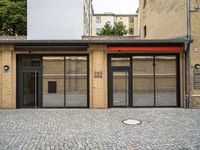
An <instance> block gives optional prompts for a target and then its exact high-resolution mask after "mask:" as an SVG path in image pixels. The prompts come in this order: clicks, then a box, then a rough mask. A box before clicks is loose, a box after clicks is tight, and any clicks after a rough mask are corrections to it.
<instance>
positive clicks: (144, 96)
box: [133, 56, 154, 106]
mask: <svg viewBox="0 0 200 150" xmlns="http://www.w3.org/2000/svg"><path fill="white" fill-rule="evenodd" d="M133 106H154V71H153V56H133Z"/></svg>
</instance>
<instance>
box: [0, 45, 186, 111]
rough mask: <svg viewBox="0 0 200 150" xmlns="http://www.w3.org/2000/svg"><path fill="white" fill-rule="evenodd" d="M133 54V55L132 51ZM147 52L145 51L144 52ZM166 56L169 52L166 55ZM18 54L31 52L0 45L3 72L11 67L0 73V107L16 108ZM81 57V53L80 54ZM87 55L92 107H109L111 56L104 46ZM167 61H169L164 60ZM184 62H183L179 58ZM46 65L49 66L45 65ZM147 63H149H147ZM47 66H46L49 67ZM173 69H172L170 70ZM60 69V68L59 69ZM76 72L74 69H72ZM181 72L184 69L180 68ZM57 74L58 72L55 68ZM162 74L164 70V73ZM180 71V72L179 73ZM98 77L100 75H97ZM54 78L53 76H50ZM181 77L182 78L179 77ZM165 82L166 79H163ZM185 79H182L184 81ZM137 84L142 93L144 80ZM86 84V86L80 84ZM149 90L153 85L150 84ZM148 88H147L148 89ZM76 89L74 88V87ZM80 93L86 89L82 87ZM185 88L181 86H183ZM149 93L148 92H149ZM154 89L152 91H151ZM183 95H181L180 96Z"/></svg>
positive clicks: (93, 48)
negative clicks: (108, 59) (108, 60)
mask: <svg viewBox="0 0 200 150" xmlns="http://www.w3.org/2000/svg"><path fill="white" fill-rule="evenodd" d="M129 53H132V52H129ZM134 53H141V51H138V52H137V51H136V52H134ZM143 53H145V52H143ZM149 53H156V52H149ZM165 53H167V52H165ZM17 54H29V52H24V51H21V52H20V51H18V52H15V51H13V46H11V45H1V46H0V69H1V70H3V66H4V65H9V66H10V71H9V72H8V73H4V72H3V71H1V72H0V79H1V80H0V108H16V55H17ZM32 54H70V52H66V51H65V52H64V51H59V52H56V51H55V52H52V51H46V52H41V51H34V52H32ZM77 54H80V53H77ZM85 54H89V77H90V80H89V88H90V89H89V90H90V95H89V100H90V108H108V76H107V74H108V68H107V64H108V62H107V55H108V54H111V53H109V52H108V47H107V45H104V44H90V45H89V49H88V52H86V53H85ZM112 54H120V52H116V53H112ZM165 61H168V60H165ZM180 61H181V59H180ZM144 62H148V60H145V61H137V62H135V63H137V64H140V66H144V64H142V63H144ZM44 63H49V61H48V62H46V61H45V62H44ZM60 63H61V62H56V63H55V65H56V66H58V65H59V66H60ZM145 64H148V63H145ZM46 65H47V64H46ZM163 66H165V67H168V66H170V63H167V65H166V62H165V63H164V62H161V63H160V68H161V69H162V68H163ZM53 68H56V67H55V66H53V65H51V66H46V71H50V72H51V70H53ZM168 68H170V67H168ZM57 69H58V67H57ZM72 69H73V68H72ZM180 70H181V68H180ZM54 71H55V69H54ZM55 72H57V73H58V74H62V72H59V70H56V71H55ZM161 72H162V70H161ZM180 72H181V71H180ZM96 74H100V76H98V77H97V76H96ZM46 77H47V76H45V77H44V83H45V82H46ZM51 77H52V76H51ZM168 78H172V80H169V83H168V84H166V86H167V87H168V88H170V89H172V90H173V89H174V86H175V85H174V84H172V82H173V81H174V79H173V78H174V76H165V78H164V79H168ZM180 78H181V77H180ZM162 79H163V77H162ZM181 79H182V78H181ZM58 82H59V85H60V86H62V87H63V85H62V83H60V81H59V80H58ZM162 82H163V80H160V79H159V81H157V84H158V85H160V87H161V88H163V87H162ZM136 83H137V84H138V85H136V87H135V88H137V89H136V90H140V87H141V85H143V80H142V79H140V78H138V80H137V81H136ZM81 85H84V84H81ZM148 86H149V87H150V85H148ZM148 86H147V87H148ZM62 87H61V88H60V87H58V92H59V91H63V89H62ZM43 88H44V91H47V84H46V83H45V84H44V85H43ZM72 88H74V89H75V87H72ZM79 88H81V89H80V91H81V90H84V89H83V88H82V87H79ZM181 88H182V87H181ZM147 90H149V89H147ZM150 90H151V89H150ZM181 95H182V94H181ZM181 106H183V101H181Z"/></svg>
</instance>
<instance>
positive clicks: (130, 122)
mask: <svg viewBox="0 0 200 150" xmlns="http://www.w3.org/2000/svg"><path fill="white" fill-rule="evenodd" d="M122 122H123V123H124V124H127V125H140V124H142V122H141V121H139V120H134V119H126V120H123V121H122Z"/></svg>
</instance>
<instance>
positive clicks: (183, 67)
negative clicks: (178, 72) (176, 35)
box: [182, 43, 187, 109]
mask: <svg viewBox="0 0 200 150" xmlns="http://www.w3.org/2000/svg"><path fill="white" fill-rule="evenodd" d="M186 51H187V44H186V43H185V44H184V51H183V63H182V74H183V100H184V108H185V109H186V108H187V107H186V106H187V98H186V75H185V73H186V67H185V66H186V65H185V62H186V59H185V53H186Z"/></svg>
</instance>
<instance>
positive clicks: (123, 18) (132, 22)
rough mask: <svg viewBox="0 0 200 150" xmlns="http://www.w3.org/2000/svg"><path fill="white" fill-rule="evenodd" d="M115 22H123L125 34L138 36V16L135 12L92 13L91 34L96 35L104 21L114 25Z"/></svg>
mask: <svg viewBox="0 0 200 150" xmlns="http://www.w3.org/2000/svg"><path fill="white" fill-rule="evenodd" d="M116 22H123V24H124V25H125V26H126V30H128V34H127V35H126V36H138V16H137V14H134V15H133V14H123V15H122V14H113V13H104V14H93V16H92V36H96V35H97V33H99V32H100V30H101V29H102V28H103V27H104V25H105V24H106V23H108V24H110V25H112V26H113V25H114V23H116Z"/></svg>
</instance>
